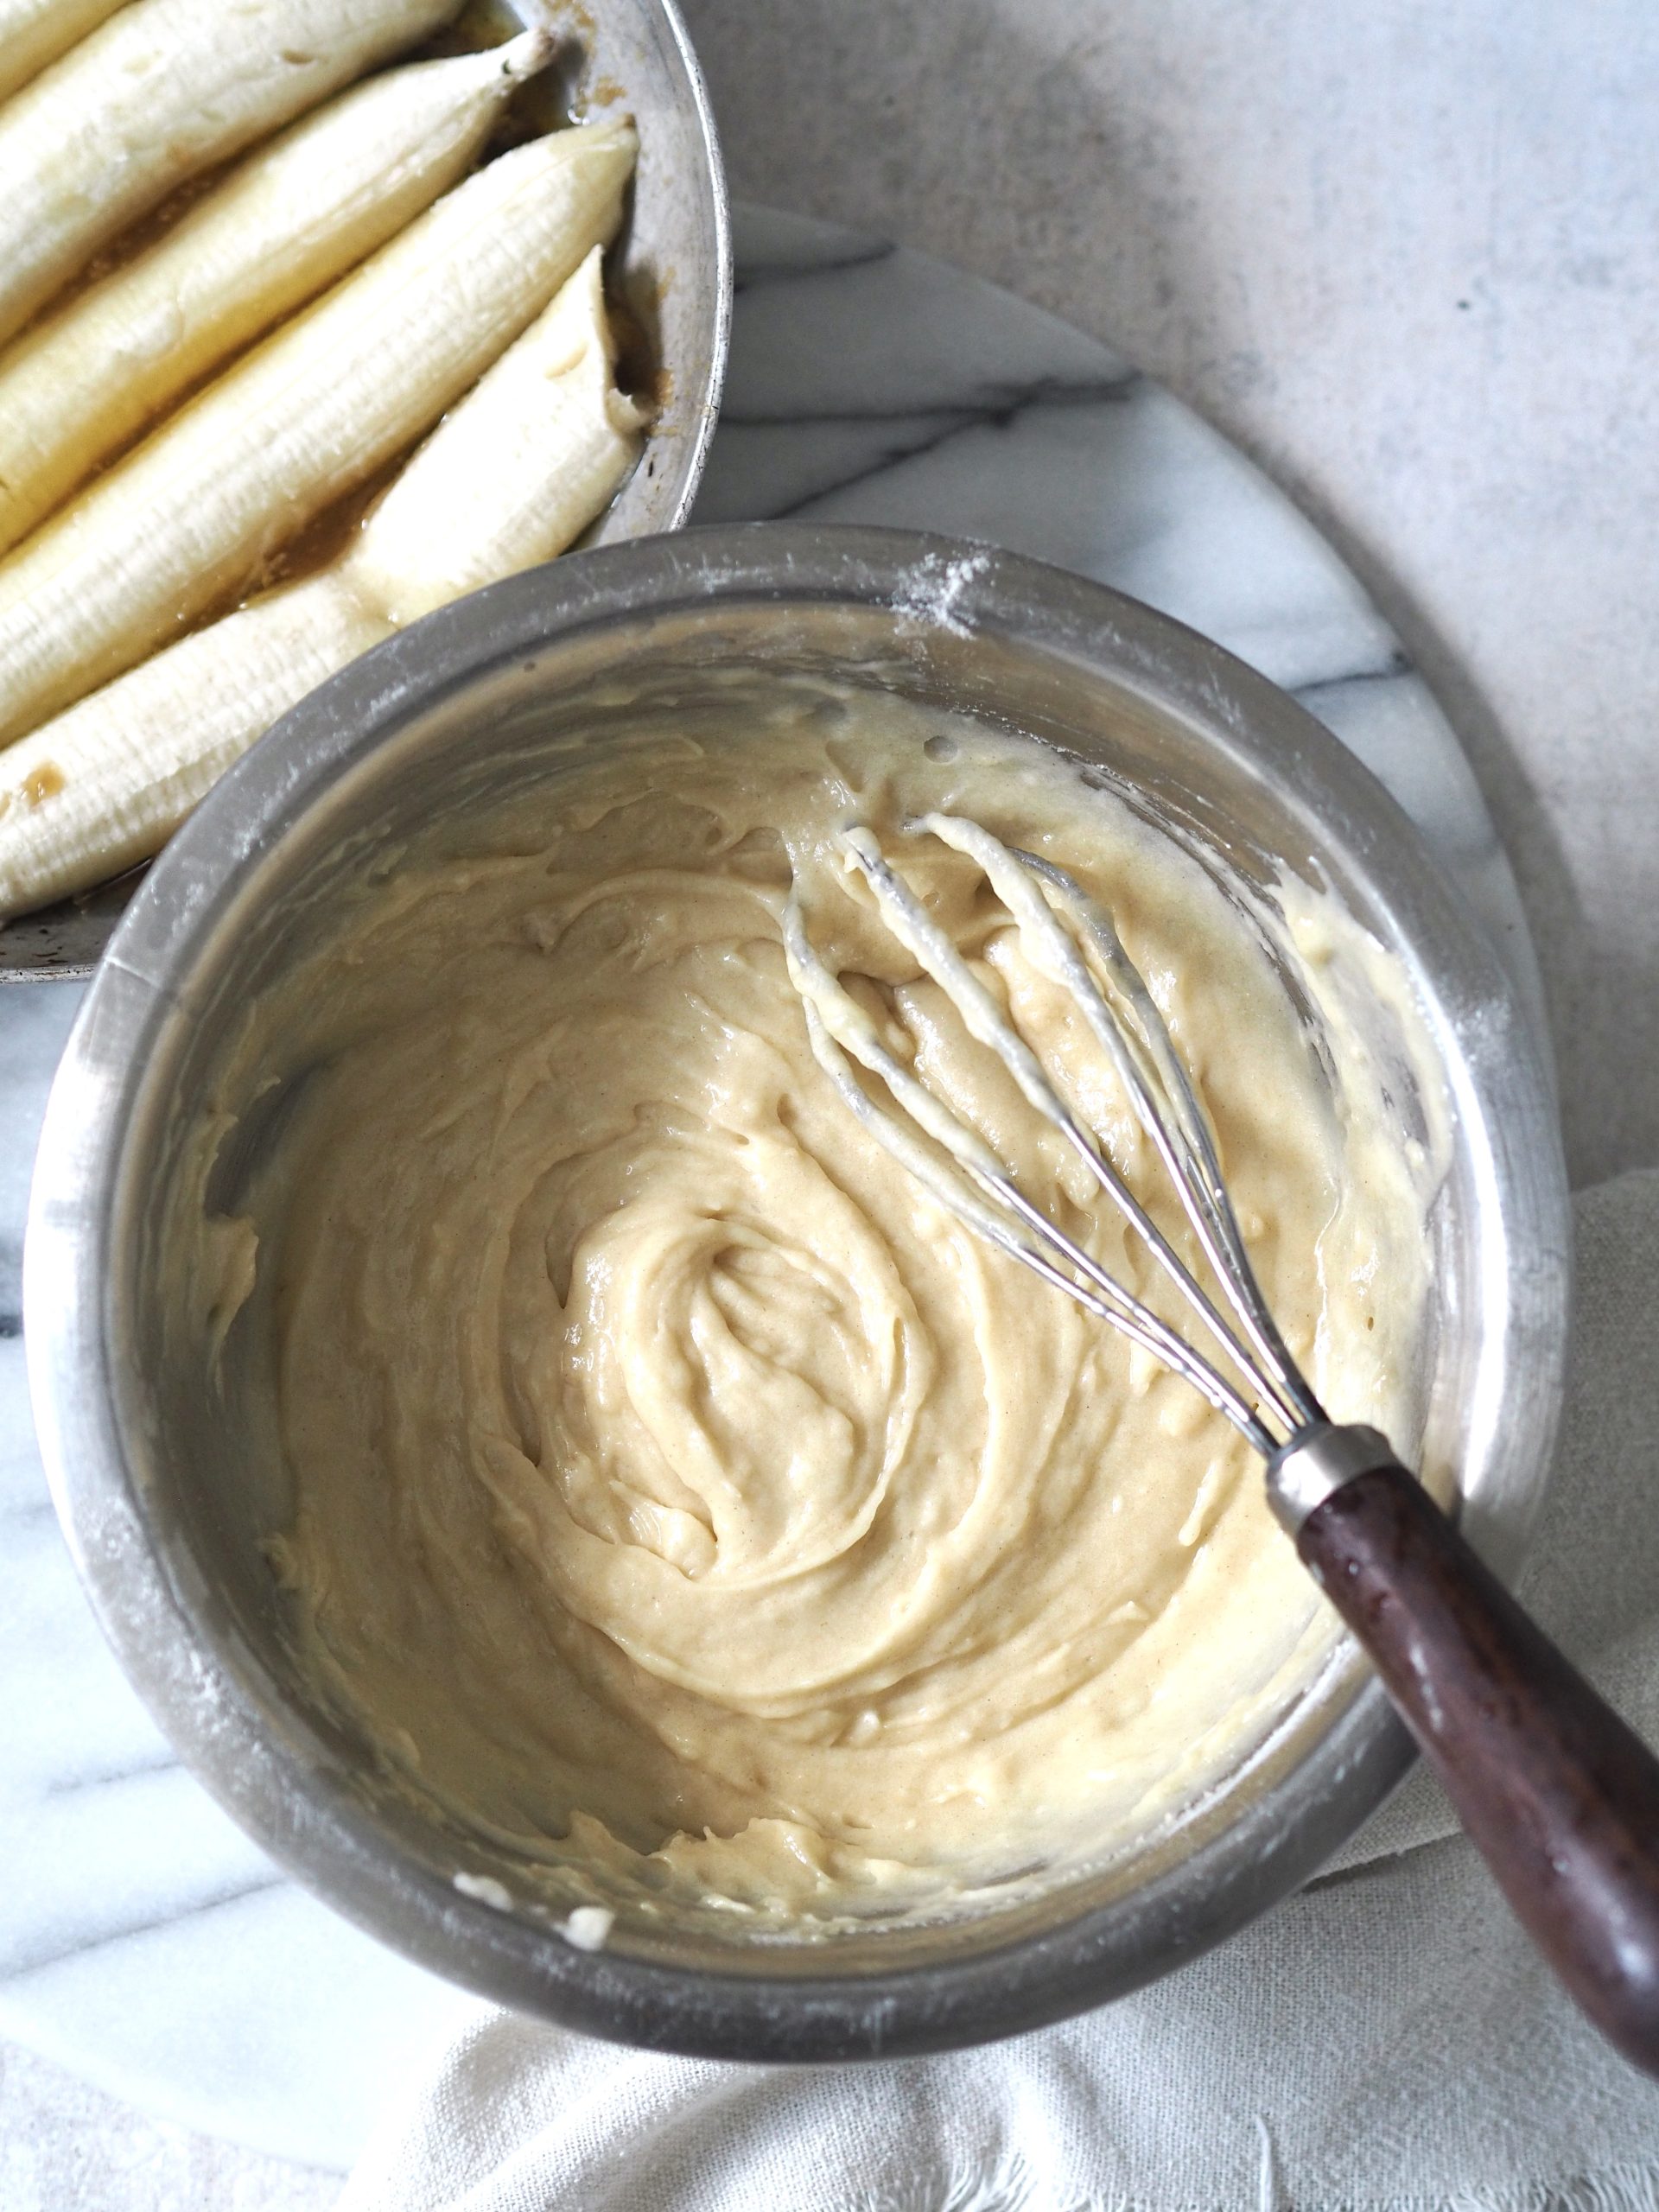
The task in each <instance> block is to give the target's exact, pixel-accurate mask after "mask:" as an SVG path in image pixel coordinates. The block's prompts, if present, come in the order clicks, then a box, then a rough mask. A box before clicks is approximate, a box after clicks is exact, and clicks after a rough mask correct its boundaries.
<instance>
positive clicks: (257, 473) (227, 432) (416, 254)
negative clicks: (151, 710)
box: [0, 0, 636, 741]
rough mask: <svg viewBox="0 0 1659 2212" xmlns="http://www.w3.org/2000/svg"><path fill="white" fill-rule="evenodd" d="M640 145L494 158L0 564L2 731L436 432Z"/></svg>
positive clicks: (524, 318)
mask: <svg viewBox="0 0 1659 2212" xmlns="http://www.w3.org/2000/svg"><path fill="white" fill-rule="evenodd" d="M140 4H143V0H140ZM635 146H636V140H635V137H634V133H633V130H632V127H631V126H629V125H627V124H603V125H588V126H587V127H584V128H579V129H571V130H559V131H555V132H554V133H552V134H551V136H550V137H545V138H540V139H537V140H534V141H532V142H531V143H530V144H528V145H524V146H519V147H517V148H515V149H513V150H512V152H510V153H506V154H503V155H501V156H499V159H497V160H495V161H493V162H490V163H489V164H488V165H487V166H486V168H482V169H480V170H479V171H478V172H477V173H476V174H475V175H473V176H471V177H469V178H468V179H467V181H466V182H465V183H463V184H460V185H457V186H456V187H455V188H454V190H453V191H452V192H450V193H448V194H446V195H445V197H444V198H443V199H442V200H439V201H438V203H437V204H436V206H435V207H432V208H429V210H428V211H427V213H425V214H424V215H423V216H420V217H419V218H417V219H416V221H415V222H414V223H413V224H411V225H410V227H409V229H408V230H406V231H404V232H403V233H402V234H401V235H400V236H399V237H398V238H395V239H394V240H393V241H392V242H391V245H385V246H383V247H382V248H381V249H380V251H379V252H378V253H377V254H376V255H375V256H374V257H373V258H372V260H371V261H369V262H367V263H365V264H364V266H363V267H362V268H361V269H359V270H356V271H355V272H354V273H353V275H352V276H350V277H346V279H345V281H344V282H343V283H340V284H339V285H337V286H336V287H335V289H334V290H333V291H332V292H330V293H328V294H327V296H325V297H324V298H323V299H321V301H319V302H317V304H316V305H315V307H312V308H308V310H307V311H306V312H305V313H304V314H303V315H301V316H299V317H298V318H297V319H296V321H293V322H292V323H289V324H288V325H286V326H285V327H283V329H281V330H279V331H278V332H277V334H276V335H275V336H274V337H272V338H270V339H267V340H265V342H264V344H263V345H262V346H258V347H257V348H256V350H255V351H254V352H253V353H251V354H250V355H249V356H248V357H247V358H246V359H244V360H243V361H241V362H239V363H238V364H237V365H235V366H234V367H232V369H230V370H229V371H228V372H226V374H225V375H224V376H223V377H221V378H219V381H218V382H217V383H216V384H213V385H210V386H209V387H208V389H207V391H205V392H203V393H202V394H201V395H200V397H198V398H196V399H194V401H192V402H191V403H190V404H188V406H186V407H185V408H183V409H181V410H180V412H179V413H178V414H176V415H175V416H173V417H172V418H171V419H170V420H169V421H168V423H165V424H164V425H163V426H162V429H159V430H158V431H156V433H155V435H153V436H151V437H150V438H149V439H147V440H146V441H145V442H144V443H143V445H141V446H140V447H139V448H137V451H136V452H134V453H133V454H130V455H129V456H128V457H127V458H126V459H125V460H124V461H122V462H120V463H119V464H118V466H117V467H114V468H113V469H111V471H110V473H109V474H107V475H106V476H105V477H104V478H103V479H102V480H101V481H99V482H98V483H96V484H95V485H93V486H92V489H91V490H90V491H88V492H86V493H83V494H82V496H81V497H80V498H79V499H77V500H75V501H74V502H73V504H72V505H70V506H68V507H67V508H66V509H64V510H63V512H61V513H60V514H59V515H58V516H56V517H55V518H54V519H53V520H52V521H50V522H48V523H47V524H45V525H44V526H43V527H42V528H41V530H39V531H36V533H35V536H34V537H32V538H30V539H29V541H28V542H27V543H25V544H24V545H22V547H20V548H19V549H18V550H17V551H16V552H15V553H14V554H13V555H12V556H10V559H9V560H7V561H6V562H4V563H0V741H5V740H8V739H10V738H13V737H16V736H19V735H21V734H22V733H23V732H24V731H25V730H28V729H29V728H33V727H34V726H35V724H36V723H38V722H40V721H42V720H43V719H44V718H45V717H46V716H47V715H48V714H51V713H53V712H54V711H55V710H56V709H59V708H60V707H63V706H66V705H67V704H68V703H69V702H71V701H72V700H73V699H76V698H79V697H82V696H85V695H86V693H87V692H89V691H91V690H92V689H93V688H94V687H95V686H96V685H97V684H99V683H102V682H105V681H106V680H107V679H108V678H109V677H112V676H115V675H118V673H119V672H120V671H122V670H123V669H124V668H129V667H130V666H131V665H132V664H133V663H134V662H135V661H137V660H139V659H141V658H143V656H144V654H146V653H147V652H150V651H151V650H152V649H153V648H154V647H156V645H160V644H162V642H164V641H165V639H167V638H168V636H169V634H176V632H177V631H178V630H179V629H180V628H181V626H184V625H186V624H188V622H189V621H190V620H193V619H194V617H195V616H197V615H198V614H200V613H203V612H204V611H205V610H207V608H208V607H211V606H212V604H213V602H214V601H223V600H224V599H226V597H228V596H230V595H231V594H234V593H237V592H239V591H242V590H244V589H245V588H247V587H248V585H249V584H250V583H251V582H253V581H254V580H255V578H256V576H257V571H258V569H259V568H260V566H261V564H262V563H264V562H265V561H266V560H268V559H269V557H270V556H271V555H272V554H273V553H274V552H275V551H276V550H277V548H278V547H280V546H281V545H282V544H283V543H284V542H285V541H286V540H287V539H288V538H289V537H292V536H293V534H294V533H295V532H296V531H297V530H298V529H300V527H301V526H302V524H304V523H306V522H307V521H308V520H309V519H310V518H311V517H312V516H313V515H315V514H316V513H318V512H320V511H321V509H322V508H323V507H324V506H326V505H327V504H328V503H329V502H330V501H331V500H333V499H335V498H336V497H338V496H339V495H340V493H342V492H344V491H346V490H348V489H349V488H350V487H351V486H353V485H354V484H358V483H361V482H362V481H363V480H365V478H366V477H368V476H369V475H371V474H372V473H373V471H374V470H375V469H376V468H378V467H379V466H380V465H381V464H382V463H383V462H385V461H389V460H390V459H391V458H392V456H393V455H394V454H397V452H398V451H399V449H400V448H402V447H404V446H405V445H406V444H408V442H410V439H411V438H414V437H416V436H417V435H419V434H420V433H421V432H422V431H423V430H425V429H429V428H430V426H431V425H432V423H434V422H435V420H436V419H437V417H438V416H439V415H441V414H442V411H443V410H444V409H445V408H446V407H448V405H450V404H452V402H453V401H454V399H456V398H457V397H459V395H460V394H461V392H462V391H465V390H466V389H467V386H468V385H470V384H472V383H473V382H474V379H475V378H477V377H478V376H479V375H480V372H482V371H483V370H484V369H485V368H486V367H487V366H488V365H489V364H490V363H491V362H492V361H493V360H494V359H496V358H497V357H498V356H499V354H500V353H502V351H503V350H504V348H505V346H508V345H509V344H511V342H512V340H513V339H515V338H516V337H517V336H518V334H519V333H520V332H521V331H522V330H524V327H526V325H527V324H528V323H529V322H530V321H531V320H532V318H533V317H534V316H536V315H537V314H539V313H540V311H541V309H542V308H543V307H544V306H545V305H546V304H547V302H548V301H549V300H550V298H551V296H552V295H553V294H554V292H555V291H556V289H558V287H559V286H560V285H561V284H562V283H563V282H564V281H565V279H566V278H567V277H569V276H570V275H571V274H572V272H573V271H574V270H575V267H576V266H577V264H579V263H580V262H581V261H582V259H583V258H584V257H585V256H586V255H587V254H588V252H589V251H591V249H592V248H593V247H594V246H595V245H604V244H606V243H607V241H608V240H609V239H610V238H611V237H612V236H613V233H614V232H615V230H616V227H617V225H618V222H619V221H620V213H621V205H622V194H623V192H624V189H625V188H626V183H627V180H628V176H629V174H630V172H631V170H632V164H633V157H634V151H635Z"/></svg>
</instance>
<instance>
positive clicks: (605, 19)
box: [0, 0, 732, 984]
mask: <svg viewBox="0 0 1659 2212" xmlns="http://www.w3.org/2000/svg"><path fill="white" fill-rule="evenodd" d="M527 22H530V23H539V22H551V24H552V26H553V28H554V29H555V30H556V31H557V32H558V33H559V34H560V37H561V48H560V54H559V60H558V64H557V66H556V67H555V68H554V69H553V70H552V71H551V72H550V74H549V75H548V77H547V78H546V79H541V80H538V81H537V83H536V84H535V85H533V86H531V87H530V93H531V95H532V96H533V100H532V102H531V103H530V105H529V112H527V114H526V116H525V118H524V119H525V122H526V124H530V125H531V127H533V128H535V129H537V130H540V129H552V128H553V127H555V125H556V124H557V122H558V121H559V120H560V118H561V116H562V114H563V113H564V112H566V111H568V112H569V113H571V114H573V115H575V116H576V117H578V118H589V117H591V118H593V119H594V120H596V121H602V120H603V119H604V118H606V117H607V116H612V115H631V116H632V117H633V118H634V120H635V122H636V123H637V124H639V166H638V168H637V169H636V171H635V174H634V180H633V188H632V192H631V193H630V194H629V200H628V214H627V221H626V226H625V228H624V230H623V232H622V235H621V237H620V238H619V239H618V241H617V243H616V245H615V247H614V249H613V251H612V253H611V255H610V257H609V258H608V260H607V288H608V289H609V290H610V291H611V293H612V294H613V296H615V297H617V298H619V299H620V301H621V302H623V303H624V304H625V305H626V308H627V310H628V312H629V315H631V317H632V322H633V324H634V326H635V327H636V329H637V334H638V335H637V342H635V343H633V344H631V345H630V346H628V348H627V349H626V359H625V360H624V363H623V367H624V371H625V372H626V374H627V375H628V376H629V378H631V380H632V381H633V382H634V383H635V384H636V385H639V387H640V388H642V389H644V390H646V391H649V394H650V396H651V398H652V408H653V412H652V424H651V430H650V435H648V437H647V438H646V440H645V451H644V453H643V454H642V455H641V457H640V461H639V467H637V468H636V469H635V470H634V472H633V474H632V476H631V477H630V478H629V479H628V480H627V482H626V484H625V485H624V486H623V487H622V489H621V491H620V493H618V494H617V496H616V498H615V499H613V501H612V503H611V505H609V506H608V507H607V509H606V511H605V512H604V513H603V514H602V515H601V517H600V518H599V520H598V521H597V522H596V523H595V524H594V526H593V528H592V530H591V531H589V532H588V536H587V537H586V538H585V539H584V540H583V543H587V544H593V545H621V544H625V543H626V542H627V541H628V540H629V539H631V538H635V537H650V536H651V535H652V533H653V532H655V531H664V530H678V529H679V528H680V526H681V525H682V524H683V522H684V520H685V518H686V517H687V516H688V515H689V514H690V512H691V503H692V501H693V500H694V499H696V495H697V486H698V485H699V484H700V483H701V482H702V471H703V465H704V463H705V462H706V461H707V460H708V458H709V441H710V440H711V439H712V438H713V436H714V435H715V422H716V420H717V418H718V416H719V413H720V394H721V385H723V383H724V382H725V378H726V355H727V347H728V341H729V340H730V336H731V323H732V238H731V211H730V208H729V206H728V200H727V195H726V177H725V172H724V170H723V168H721V158H720V143H719V140H718V139H717V137H715V118H714V114H713V111H712V110H711V109H710V107H709V93H708V89H707V87H706V86H705V85H704V84H703V81H702V71H701V69H700V68H699V67H698V66H697V57H696V54H695V53H694V52H693V51H692V47H691V41H690V38H689V37H688V36H687V35H686V29H685V25H684V24H683V22H681V20H680V14H679V10H678V9H677V7H676V6H675V5H674V0H585V4H583V5H582V6H580V7H574V6H564V5H556V6H553V7H551V8H550V7H547V6H544V5H543V4H542V0H493V5H492V6H491V7H489V8H487V9H486V8H481V7H480V8H474V9H471V10H468V11H467V24H468V25H469V26H470V27H471V29H474V30H476V31H477V32H478V33H479V34H480V39H481V40H482V42H484V43H488V42H490V40H492V39H498V38H504V37H508V36H510V35H512V32H513V31H514V30H515V29H519V28H521V27H522V25H523V24H524V23H527ZM486 31H487V33H488V37H487V38H486V37H483V34H484V33H485V32H486ZM461 42H462V43H474V42H478V41H474V40H473V39H471V38H463V39H462V40H461ZM136 885H137V878H136V877H135V876H131V875H127V876H123V877H122V878H121V879H120V880H119V881H118V882H115V883H110V884H105V885H103V886H102V887H100V888H99V890H97V891H94V892H92V893H89V894H87V895H86V896H85V897H82V898H78V899H63V900H61V901H60V902H59V904H57V905H56V906H48V907H47V908H46V909H44V910H43V911H42V912H40V913H35V914H25V915H23V916H22V918H20V919H18V920H16V921H13V922H9V923H7V924H6V925H5V926H4V927H3V928H0V984H3V983H6V982H62V981H65V980H67V979H68V978H71V977H75V976H90V975H91V974H92V968H93V966H94V964H95V963H96V962H97V960H98V957H99V954H100V953H101V952H102V951H103V950H104V948H105V945H106V944H108V942H109V939H110V935H111V931H113V929H114V928H115V925H116V924H117V922H118V920H119V918H120V917H121V914H122V912H124V909H125V907H126V904H127V901H128V900H129V899H130V898H131V896H132V894H133V892H134V889H135V888H136Z"/></svg>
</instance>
